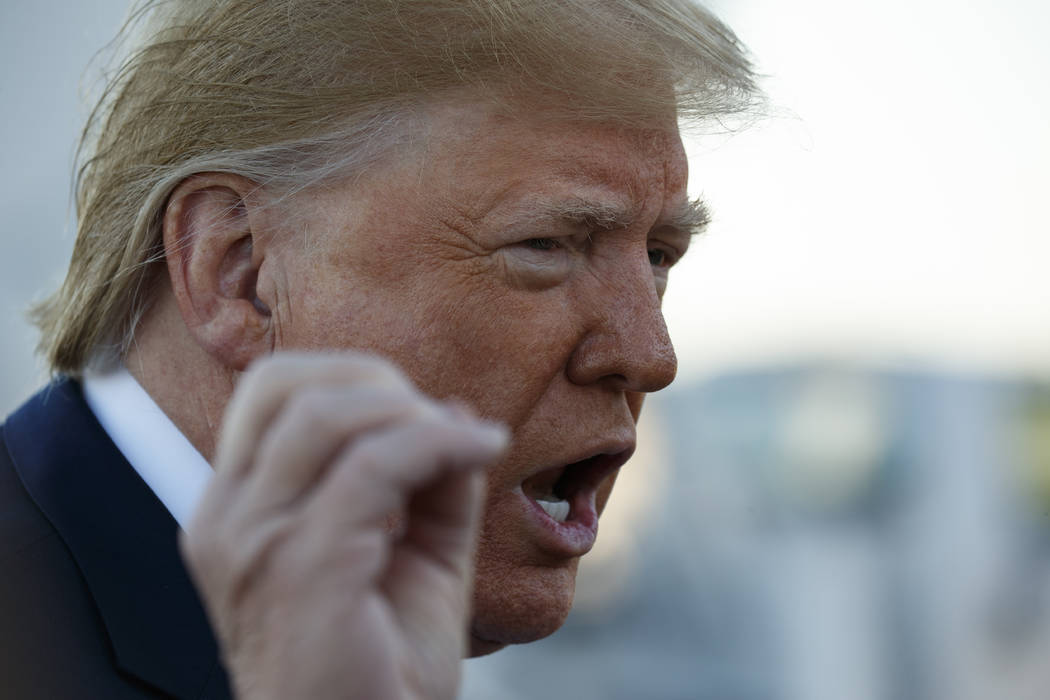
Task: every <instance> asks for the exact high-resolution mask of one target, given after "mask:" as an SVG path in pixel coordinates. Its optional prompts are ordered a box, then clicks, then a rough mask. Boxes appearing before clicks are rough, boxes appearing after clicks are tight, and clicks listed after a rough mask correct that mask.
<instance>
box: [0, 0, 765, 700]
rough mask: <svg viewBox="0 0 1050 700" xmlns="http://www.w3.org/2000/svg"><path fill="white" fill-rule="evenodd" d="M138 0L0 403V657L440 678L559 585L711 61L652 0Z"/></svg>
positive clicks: (329, 687) (70, 684) (659, 278)
mask: <svg viewBox="0 0 1050 700" xmlns="http://www.w3.org/2000/svg"><path fill="white" fill-rule="evenodd" d="M147 9H148V10H149V12H147V14H146V16H147V17H149V23H148V24H147V25H146V27H145V28H143V29H142V33H143V36H144V37H145V40H144V43H143V48H141V49H139V50H138V51H137V52H135V53H133V54H132V57H131V58H130V59H129V62H128V63H127V64H126V65H125V67H124V68H123V69H122V70H121V71H120V72H119V73H118V74H117V77H116V79H115V81H114V83H113V84H112V85H111V86H110V88H109V91H108V92H107V95H106V96H105V97H104V98H103V101H102V104H101V105H100V108H99V109H98V110H97V111H96V113H95V115H94V116H93V118H92V120H91V122H90V123H89V125H88V128H87V130H86V134H87V135H88V136H89V137H90V139H91V140H90V145H89V146H88V148H89V149H90V150H89V151H88V152H87V157H86V159H85V161H84V165H83V167H82V169H81V171H80V176H79V181H78V214H79V221H78V226H79V232H78V239H77V243H76V247H75V249H74V253H73V260H72V262H71V265H70V270H69V273H68V275H67V278H66V281H65V283H64V285H63V287H62V289H61V290H60V291H59V292H58V293H57V294H56V295H55V296H54V297H52V299H50V300H49V301H48V302H47V303H45V304H44V305H42V306H41V307H40V308H39V309H38V311H37V318H38V320H39V322H40V326H41V329H42V331H43V340H42V348H43V351H44V354H45V356H46V357H47V358H48V359H49V361H50V363H51V365H52V367H53V369H54V370H55V371H56V372H57V373H59V374H60V375H64V377H65V378H60V379H59V380H58V381H57V382H56V383H55V384H53V385H52V386H51V387H49V388H48V389H45V390H44V391H43V392H41V394H39V395H38V396H37V397H34V398H33V399H32V400H30V402H28V403H27V404H26V406H24V407H23V408H22V409H20V410H19V411H17V412H16V413H15V414H13V415H12V416H11V417H10V418H9V420H8V421H7V423H6V424H5V425H4V427H3V432H2V434H0V439H2V441H3V449H0V474H2V476H0V479H2V487H0V497H2V498H3V508H4V512H5V514H10V515H6V516H5V517H6V520H5V524H4V536H3V539H4V550H3V555H2V556H3V557H4V561H5V571H6V572H9V573H7V574H6V575H5V579H6V580H5V581H4V584H3V586H4V588H3V590H2V595H0V605H2V606H3V608H2V609H3V613H4V617H3V618H2V623H3V644H4V648H3V654H2V656H3V658H4V664H5V666H4V677H5V682H7V683H9V687H10V688H12V690H11V692H12V693H13V694H14V695H15V696H19V697H114V698H115V697H154V696H157V695H162V696H163V695H168V696H176V697H226V696H228V694H229V688H228V682H227V677H226V674H227V673H228V674H229V685H232V687H233V690H234V691H235V692H236V693H237V695H239V696H241V697H246V698H256V697H258V698H270V697H273V698H277V697H280V698H289V697H355V698H386V697H398V698H400V697H450V696H451V695H453V694H454V692H455V689H456V686H457V683H458V659H459V657H460V656H461V655H462V654H463V653H470V654H472V655H478V654H485V653H489V652H492V651H495V650H497V649H500V648H502V647H503V646H505V645H507V644H514V643H521V642H527V641H532V640H535V639H539V638H541V637H543V636H545V635H548V634H550V633H551V632H553V631H554V630H555V629H557V628H558V626H559V625H560V624H561V623H562V621H563V620H564V618H565V616H566V614H567V613H568V611H569V608H570V606H571V602H572V595H573V587H574V580H575V572H576V565H577V562H578V560H579V557H580V556H582V555H583V554H585V553H586V552H587V551H588V550H589V549H590V547H591V546H592V545H593V543H594V539H595V536H596V533H597V521H598V515H599V513H600V512H601V510H602V508H603V506H604V504H605V502H606V499H607V498H608V496H609V493H610V490H611V488H612V485H613V481H614V479H615V476H616V472H617V470H618V469H619V467H620V466H621V465H622V464H623V463H624V462H625V461H626V460H627V459H628V458H629V457H630V455H631V452H632V451H633V449H634V444H635V443H634V440H635V436H634V423H635V421H636V420H637V418H638V414H639V411H640V410H641V405H642V399H643V396H644V394H645V393H647V392H650V391H656V390H658V389H660V388H662V387H664V386H666V385H667V384H668V383H669V382H670V381H671V380H672V379H673V377H674V373H675V357H674V352H673V349H672V347H671V344H670V340H669V338H668V336H667V331H666V328H665V326H664V322H663V318H662V315H661V312H660V300H661V297H662V295H663V291H664V288H665V286H666V284H667V277H668V270H669V269H670V267H671V266H673V265H674V263H675V262H676V261H677V260H678V259H679V258H680V257H681V256H682V255H683V254H684V253H685V250H686V248H687V247H688V245H689V239H690V236H691V235H692V234H693V233H694V232H695V231H696V230H698V229H699V228H701V227H703V226H704V225H705V223H706V221H707V214H706V211H705V210H704V208H703V206H702V205H701V204H699V203H697V202H690V201H689V200H688V199H687V197H686V162H685V157H684V153H683V150H682V146H681V141H680V139H679V136H678V128H677V120H678V119H679V118H682V117H686V118H688V117H712V116H718V115H723V114H726V113H731V112H734V111H738V110H740V109H743V108H746V107H747V105H748V104H749V101H750V100H751V99H752V97H753V94H754V87H753V84H752V78H751V73H750V68H749V65H748V62H747V60H746V58H744V56H743V54H742V50H741V48H740V47H739V45H738V44H737V42H736V40H735V38H734V37H733V35H732V34H731V33H730V32H729V30H728V29H726V28H725V27H724V26H723V25H721V24H720V23H718V21H717V20H716V19H714V18H713V17H712V16H711V15H710V14H708V13H707V12H706V11H704V10H702V9H700V8H698V7H695V6H693V5H691V4H690V3H688V2H685V1H683V0H662V1H659V2H632V1H629V0H620V1H619V2H607V1H606V2H597V1H591V0H576V1H574V2H564V3H551V2H549V1H547V0H535V1H533V2H521V1H520V0H518V1H511V0H490V1H488V2H462V0H445V1H442V0H428V1H423V0H420V1H418V2H394V1H392V0H374V1H372V2H364V1H362V2H354V3H331V2H322V1H321V0H298V1H296V2H292V1H289V2H286V3H257V2H242V1H238V0H224V1H221V2H214V1H213V0H209V1H208V2H179V3H157V4H156V6H155V7H154V6H150V7H148V8H147ZM267 358H268V359H267ZM209 464H210V465H212V466H214V468H215V473H214V476H213V475H212V473H211V468H210V466H209ZM482 472H484V474H485V479H484V481H485V487H484V495H482V490H481V489H482V482H481V476H480V475H481V473H482ZM481 509H483V511H484V514H483V516H480V526H479V525H478V520H479V515H478V513H479V510H481ZM176 523H177V524H178V526H181V527H182V528H183V529H186V530H187V532H188V536H186V537H185V538H184V540H183V542H184V545H185V547H184V550H185V553H186V557H187V559H188V562H189V564H190V569H191V570H192V572H193V579H194V581H195V582H196V584H197V588H196V589H195V588H194V587H193V586H191V585H190V583H189V579H188V578H187V575H186V571H185V570H184V569H183V568H182V566H181V564H180V563H179V560H178V556H177V553H176V532H177V525H176ZM475 533H477V534H476V537H475ZM475 540H476V556H472V555H473V554H474V548H475ZM472 566H474V567H475V570H474V572H473V577H472V575H471V573H472ZM471 584H472V585H471ZM471 589H472V590H471ZM196 590H199V591H200V595H201V597H202V599H203V602H204V607H205V608H206V609H207V612H208V621H205V617H204V613H203V612H202V609H201V605H200V603H199V602H198V600H197V598H196ZM212 631H214V635H215V637H216V638H217V640H218V648H219V649H221V657H222V662H221V663H220V662H219V658H218V656H217V652H216V642H215V640H214V639H213V638H212V633H213V632H212Z"/></svg>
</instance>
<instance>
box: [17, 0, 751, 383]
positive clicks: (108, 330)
mask: <svg viewBox="0 0 1050 700" xmlns="http://www.w3.org/2000/svg"><path fill="white" fill-rule="evenodd" d="M132 31H138V32H140V33H141V34H142V35H143V40H142V41H141V42H139V48H138V49H137V50H135V51H134V52H133V53H131V54H130V56H129V57H128V58H127V59H126V60H125V61H124V62H123V64H122V65H121V67H120V68H119V70H117V71H116V72H115V73H114V75H113V77H112V79H111V80H110V81H109V83H108V85H107V87H106V89H105V91H104V92H103V94H102V97H101V98H100V99H99V101H98V104H97V105H96V107H95V109H94V111H93V112H92V114H91V116H90V118H89V119H88V123H87V125H86V127H85V128H84V133H83V136H82V139H81V146H80V149H79V151H78V171H77V177H76V183H75V193H76V205H77V225H78V233H77V240H76V244H75V246H74V250H73V256H72V261H71V263H70V267H69V271H68V273H67V276H66V279H65V281H64V283H63V284H62V286H61V288H60V289H59V290H58V291H57V292H56V293H55V294H54V295H52V296H51V297H50V298H49V299H47V300H45V301H44V302H42V303H41V304H39V305H38V306H37V307H36V308H35V309H34V310H33V312H32V314H33V318H34V320H35V321H36V323H37V325H38V326H39V328H40V330H41V340H40V345H39V351H40V353H41V354H42V355H43V356H44V357H45V359H46V361H47V362H48V363H49V365H50V367H51V369H52V371H54V372H63V373H68V374H72V375H76V374H79V373H80V372H81V371H82V370H83V369H84V368H85V366H86V365H88V364H90V363H95V362H106V361H112V360H113V359H116V358H119V357H121V356H123V354H124V353H125V352H126V351H127V349H128V347H129V345H130V343H131V342H132V340H133V337H134V330H135V327H136V325H137V323H138V321H139V319H140V318H141V317H142V314H143V313H144V312H145V311H146V309H147V308H148V305H149V301H150V295H151V287H152V284H153V278H154V276H155V275H156V271H157V270H158V269H160V268H159V267H158V265H157V263H158V261H162V260H163V247H162V243H161V219H162V216H163V211H164V208H165V206H166V202H167V198H168V196H169V195H170V193H171V191H172V190H173V189H174V187H175V186H176V185H177V184H178V183H179V182H180V181H182V180H184V179H185V178H187V177H189V176H190V175H192V174H193V173H197V172H205V171H221V172H232V173H238V174H241V175H243V176H245V177H247V178H249V179H251V180H253V181H255V182H257V183H260V184H261V185H264V186H266V187H268V188H274V189H275V190H277V191H280V190H284V191H291V190H294V189H297V188H303V187H307V186H310V185H312V184H316V183H319V182H322V181H325V180H326V179H328V178H331V177H336V176H346V175H349V174H352V173H353V172H354V171H355V170H359V169H361V168H363V167H366V166H367V164H368V163H370V162H373V160H374V159H375V158H378V157H379V156H381V155H382V154H383V153H384V151H385V150H386V149H388V148H389V147H390V146H391V145H392V144H393V143H395V142H396V141H397V139H398V137H399V135H403V134H404V133H405V132H406V129H407V128H408V126H407V125H408V124H409V123H410V121H411V115H412V114H413V113H414V111H415V110H417V109H418V108H419V107H420V106H421V105H423V104H425V103H426V101H427V100H430V99H433V98H435V97H436V96H438V95H440V94H442V93H446V92H448V91H451V90H463V89H467V90H469V91H471V94H472V95H476V96H477V98H478V99H489V100H493V101H496V100H504V99H506V98H508V97H510V98H514V97H516V96H521V95H528V94H533V93H537V92H540V93H543V94H546V95H554V96H562V97H564V99H557V100H552V103H553V104H555V108H558V109H561V110H563V111H564V112H565V114H564V115H562V116H566V117H569V118H573V119H587V120H591V119H597V120H612V121H618V122H624V123H628V124H639V125H640V124H645V123H651V122H652V120H653V119H654V118H659V117H665V116H666V115H667V113H668V111H669V110H674V109H677V110H678V114H679V116H680V117H682V118H684V119H693V120H696V119H701V120H703V119H709V118H712V117H713V118H718V117H721V116H724V115H730V114H739V113H741V112H744V111H747V110H748V109H749V108H751V107H752V106H754V105H755V101H756V96H757V95H758V91H757V89H756V87H755V82H754V74H753V72H752V67H751V64H750V62H749V60H748V58H747V56H746V54H745V51H744V50H743V47H742V46H741V44H740V42H739V41H738V40H737V39H736V37H735V36H734V35H733V33H732V32H731V31H730V30H729V29H728V28H727V27H726V26H725V25H724V24H722V23H721V22H720V21H719V20H718V19H716V18H715V17H714V16H713V15H712V14H710V13H709V12H708V11H707V10H705V9H703V8H701V7H699V6H697V5H695V4H693V3H692V2H689V1H688V0H353V1H351V0H266V1H265V2H260V1H259V0H167V1H150V2H145V3H143V4H142V5H141V6H140V7H138V9H137V10H136V11H135V13H134V14H133V15H132V19H131V20H129V23H128V24H127V25H125V28H124V30H123V32H124V34H130V33H131V32H132Z"/></svg>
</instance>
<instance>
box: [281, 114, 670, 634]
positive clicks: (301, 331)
mask: <svg viewBox="0 0 1050 700" xmlns="http://www.w3.org/2000/svg"><path fill="white" fill-rule="evenodd" d="M429 124H430V126H431V131H430V133H431V134H432V135H431V136H430V137H428V138H426V139H423V140H422V143H420V144H417V145H416V146H413V147H412V149H410V150H409V152H407V153H406V152H401V153H400V154H399V155H398V156H395V157H393V158H391V159H390V161H389V162H387V163H384V164H381V165H380V166H378V167H375V168H372V169H370V170H369V172H367V173H365V174H364V175H363V176H361V177H358V178H355V179H354V180H352V181H350V182H347V183H346V184H345V185H342V186H338V187H332V188H329V189H327V190H325V191H323V192H317V193H311V194H310V195H308V196H307V197H306V198H305V201H304V202H303V209H302V211H304V212H306V214H305V219H304V220H303V221H302V222H301V225H302V226H304V230H301V231H299V232H298V235H295V236H290V237H289V239H288V240H289V244H288V246H287V249H286V250H285V253H286V254H285V255H284V256H283V257H284V259H285V263H284V266H285V269H286V273H287V275H288V276H287V279H288V280H290V282H289V286H288V298H287V299H286V300H285V303H284V304H283V309H284V311H283V313H282V310H281V308H278V309H276V310H275V313H274V321H275V322H276V323H277V338H278V342H279V345H280V346H281V347H284V348H355V349H363V350H369V351H373V352H375V353H377V354H380V355H384V356H386V357H388V358H391V359H392V360H393V361H394V362H396V363H397V364H398V365H399V366H400V367H401V368H402V369H403V370H404V371H405V372H406V373H407V374H408V376H409V377H411V378H412V379H413V380H414V381H415V382H416V384H417V385H418V386H419V387H420V389H421V390H422V391H423V392H425V393H427V394H430V395H432V396H436V397H441V398H451V397H456V398H458V399H460V400H463V401H465V402H467V403H469V404H470V405H471V406H472V407H473V408H474V409H475V410H476V412H477V413H478V414H479V415H481V416H483V417H485V418H489V419H492V420H495V421H499V422H502V423H504V424H505V425H507V426H508V427H509V428H510V430H511V432H512V438H513V442H512V447H511V450H510V452H509V454H508V455H507V456H506V458H505V459H503V460H502V461H501V462H500V463H498V464H495V465H493V466H492V468H491V470H490V472H489V475H488V494H487V501H486V511H485V515H484V520H483V525H482V531H481V537H480V542H479V550H478V557H477V575H476V578H475V591H474V620H473V627H472V630H471V632H472V644H473V648H472V651H473V653H475V654H477V653H485V652H488V651H492V650H495V649H498V648H499V647H501V646H503V645H505V644H508V643H516V642H526V641H531V640H534V639H538V638H541V637H543V636H545V635H548V634H550V633H551V632H553V631H554V630H556V629H557V628H558V627H559V626H560V625H561V623H562V622H563V620H564V618H565V616H566V615H567V614H568V611H569V608H570V606H571V604H572V598H573V591H574V585H575V576H576V565H577V562H578V559H579V557H580V556H581V555H582V554H583V553H584V552H586V551H587V550H588V549H590V547H591V545H592V544H593V541H594V536H595V531H596V528H597V514H598V513H599V512H600V511H601V509H602V508H603V507H604V505H605V501H606V499H607V498H608V495H609V492H610V490H611V489H612V485H613V480H614V479H615V475H616V469H617V467H618V466H619V465H620V464H621V463H622V462H623V461H624V460H625V459H626V458H627V457H628V456H629V455H630V453H631V452H632V451H633V449H634V441H635V427H634V426H635V421H636V420H637V418H638V413H639V411H640V410H641V405H642V398H643V395H644V393H645V392H649V391H656V390H658V389H660V388H662V387H664V386H666V385H667V384H668V383H669V382H670V381H671V380H672V379H673V378H674V375H675V369H676V360H675V355H674V350H673V348H672V347H671V342H670V340H669V338H668V336H667V330H666V327H665V325H664V321H663V316H662V313H661V310H660V299H661V296H662V293H663V289H664V285H665V284H666V278H667V270H668V267H669V266H670V264H673V262H674V261H675V260H676V259H677V258H678V257H680V256H681V255H682V254H683V253H684V252H685V249H686V247H687V246H688V244H689V235H690V230H689V228H688V224H689V218H690V209H689V207H688V202H687V198H686V194H685V187H686V161H685V156H684V153H683V150H682V146H681V142H680V140H679V138H678V133H677V129H676V128H675V127H674V125H673V122H672V123H671V124H670V125H669V126H668V125H663V124H659V125H656V124H654V127H663V128H654V129H652V130H646V131H641V130H630V129H624V128H618V127H614V126H609V125H596V124H579V123H567V122H559V123H552V122H550V121H549V120H548V121H542V120H539V119H535V118H530V117H527V116H523V117H514V118H508V117H506V116H502V117H501V116H496V115H494V114H492V113H488V112H486V111H485V110H481V109H479V108H478V107H477V106H461V107H447V106H446V107H442V108H441V109H436V110H435V111H434V113H433V115H432V117H431V120H430V122H429ZM567 465H571V466H567ZM541 501H546V503H545V504H542V505H541V503H540V502H541Z"/></svg>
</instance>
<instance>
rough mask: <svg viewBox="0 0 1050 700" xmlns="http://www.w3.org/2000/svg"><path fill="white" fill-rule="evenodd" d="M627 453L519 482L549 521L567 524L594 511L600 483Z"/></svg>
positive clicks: (593, 458) (599, 456) (590, 459)
mask: <svg viewBox="0 0 1050 700" xmlns="http://www.w3.org/2000/svg"><path fill="white" fill-rule="evenodd" d="M628 457H630V450H624V451H622V452H617V453H614V454H597V455H593V456H591V457H588V458H587V459H583V460H580V461H579V462H573V463H572V464H567V465H564V466H561V467H554V468H552V469H546V470H544V471H542V472H539V473H538V474H534V475H533V476H530V477H529V478H528V479H526V480H525V481H524V482H522V485H521V487H522V491H523V492H524V493H525V495H526V496H527V497H528V498H529V499H531V500H532V501H534V502H535V503H536V504H537V505H538V506H539V507H540V508H542V509H543V510H544V512H545V513H547V515H549V516H550V518H551V520H554V521H555V522H558V523H566V522H569V521H572V520H574V519H577V518H578V517H579V516H581V515H583V512H584V511H586V512H587V513H588V514H590V513H592V512H593V511H594V500H595V496H596V495H597V492H598V487H599V485H601V483H602V481H604V480H605V478H606V477H608V476H609V475H610V474H612V473H613V472H615V471H616V470H617V469H619V468H620V466H621V465H623V463H624V462H626V461H627V458H628Z"/></svg>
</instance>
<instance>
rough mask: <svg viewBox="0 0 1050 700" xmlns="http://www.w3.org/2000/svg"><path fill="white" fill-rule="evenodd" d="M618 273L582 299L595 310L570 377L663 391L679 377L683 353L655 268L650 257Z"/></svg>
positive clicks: (577, 381)
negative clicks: (679, 352)
mask: <svg viewBox="0 0 1050 700" xmlns="http://www.w3.org/2000/svg"><path fill="white" fill-rule="evenodd" d="M618 272H619V274H616V275H612V276H606V277H605V278H604V280H603V282H602V284H601V285H596V286H597V287H600V288H596V289H595V290H594V292H593V293H592V294H593V295H589V296H590V298H589V299H587V300H584V299H580V303H581V304H584V305H585V307H587V309H589V310H590V313H588V314H587V318H588V320H589V321H590V325H589V330H588V332H587V333H585V334H584V336H583V337H582V338H581V340H580V342H579V344H578V345H577V346H576V349H575V350H574V351H573V354H572V356H571V357H570V359H569V365H568V376H569V380H570V381H572V382H573V383H575V384H580V385H586V384H596V383H600V384H605V385H607V386H609V387H610V388H613V389H617V390H620V391H632V392H651V391H659V390H660V389H663V388H664V387H665V386H667V385H668V384H670V383H671V381H672V380H674V377H675V374H676V373H677V371H678V358H677V357H676V356H675V352H674V346H673V345H672V344H671V338H670V336H669V335H668V333H667V324H666V323H664V315H663V311H662V310H661V307H660V296H659V295H658V294H657V291H656V285H655V283H654V280H653V273H652V268H650V267H649V264H648V261H647V260H646V261H645V265H644V268H641V266H639V268H638V269H636V270H634V271H631V272H628V273H627V274H624V273H625V272H627V271H626V270H623V269H621V270H619V271H618ZM585 312H586V310H585Z"/></svg>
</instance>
